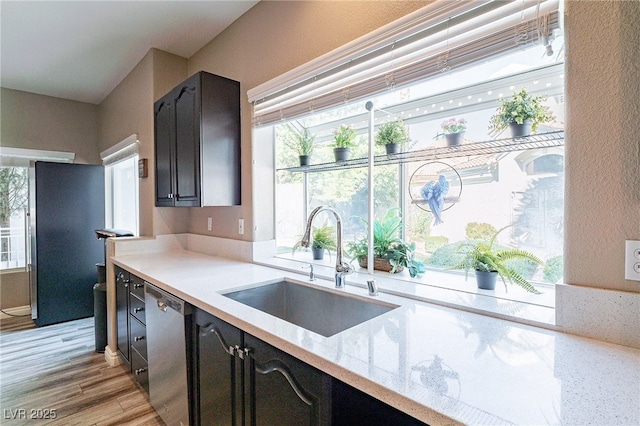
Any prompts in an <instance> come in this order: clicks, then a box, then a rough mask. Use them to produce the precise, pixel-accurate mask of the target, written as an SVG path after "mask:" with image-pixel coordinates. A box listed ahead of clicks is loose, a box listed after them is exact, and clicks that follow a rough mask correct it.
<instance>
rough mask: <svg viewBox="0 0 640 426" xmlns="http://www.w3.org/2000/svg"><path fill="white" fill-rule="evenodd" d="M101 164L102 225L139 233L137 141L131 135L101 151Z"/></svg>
mask: <svg viewBox="0 0 640 426" xmlns="http://www.w3.org/2000/svg"><path fill="white" fill-rule="evenodd" d="M101 157H102V160H103V162H104V165H105V196H106V198H107V199H106V203H105V206H106V210H107V211H106V215H105V216H106V217H105V219H106V225H107V227H108V228H115V229H122V230H125V231H130V232H132V233H133V234H134V235H138V234H139V229H138V228H139V219H138V217H139V215H138V200H139V196H138V194H139V192H138V191H139V189H138V140H137V136H136V135H132V136H130V137H128V138H127V139H125V140H123V141H122V142H120V143H118V144H116V145H115V146H114V147H112V148H111V149H109V150H107V151H105V152H103V153H102V154H101Z"/></svg>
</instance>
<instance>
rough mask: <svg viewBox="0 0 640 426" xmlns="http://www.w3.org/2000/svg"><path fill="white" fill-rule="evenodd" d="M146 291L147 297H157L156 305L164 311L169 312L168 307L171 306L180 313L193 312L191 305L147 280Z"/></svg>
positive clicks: (187, 313)
mask: <svg viewBox="0 0 640 426" xmlns="http://www.w3.org/2000/svg"><path fill="white" fill-rule="evenodd" d="M144 291H145V293H146V295H145V297H148V298H153V299H156V306H157V307H158V309H159V310H160V311H162V312H167V309H169V308H171V309H172V310H174V311H176V312H177V313H179V314H180V315H189V314H191V305H189V304H188V303H186V302H185V301H183V300H181V299H179V298H177V297H176V296H174V295H172V294H170V293H167V292H166V291H164V290H161V289H159V288H158V287H155V286H154V285H152V284H149V283H148V282H145V285H144Z"/></svg>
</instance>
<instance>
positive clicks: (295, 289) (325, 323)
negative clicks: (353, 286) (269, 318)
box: [224, 279, 398, 337]
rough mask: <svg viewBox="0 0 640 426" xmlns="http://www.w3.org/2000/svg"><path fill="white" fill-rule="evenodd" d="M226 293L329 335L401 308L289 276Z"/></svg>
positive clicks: (287, 319) (306, 327)
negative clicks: (303, 281) (293, 279)
mask: <svg viewBox="0 0 640 426" xmlns="http://www.w3.org/2000/svg"><path fill="white" fill-rule="evenodd" d="M224 296H227V297H229V298H231V299H233V300H236V301H238V302H240V303H243V304H245V305H248V306H251V307H253V308H256V309H259V310H261V311H263V312H266V313H268V314H270V315H273V316H276V317H278V318H281V319H283V320H285V321H288V322H290V323H293V324H295V325H297V326H300V327H302V328H305V329H307V330H310V331H313V332H314V333H318V334H321V335H323V336H325V337H330V336H333V335H334V334H336V333H339V332H341V331H344V330H346V329H348V328H351V327H353V326H355V325H358V324H360V323H363V322H365V321H367V320H370V319H372V318H375V317H377V316H378V315H382V314H384V313H385V312H389V311H390V310H392V309H395V308H397V307H398V306H397V305H392V304H386V303H382V302H380V301H378V300H368V299H365V298H360V297H357V296H353V295H350V294H341V293H339V292H337V291H330V290H325V289H322V288H320V287H315V286H310V285H305V284H302V283H297V282H295V281H292V280H287V279H285V280H280V281H277V282H270V283H266V284H263V285H260V286H258V287H252V288H249V289H246V290H238V291H234V292H231V293H226V294H224Z"/></svg>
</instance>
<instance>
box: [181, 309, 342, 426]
mask: <svg viewBox="0 0 640 426" xmlns="http://www.w3.org/2000/svg"><path fill="white" fill-rule="evenodd" d="M194 317H195V324H196V325H195V327H194V334H195V336H194V337H195V341H196V342H197V343H196V345H194V346H195V356H194V358H195V368H194V369H193V373H194V376H195V377H194V380H193V382H194V383H195V386H196V391H195V392H194V401H193V402H194V404H193V405H194V411H195V413H194V414H195V416H194V418H195V420H196V424H199V425H233V426H236V425H237V426H239V425H256V426H273V425H279V426H288V425H329V424H331V410H330V401H331V379H330V377H329V376H327V375H326V374H323V373H322V372H320V371H319V370H316V369H315V368H313V367H311V366H309V365H307V364H305V363H303V362H301V361H299V360H297V359H295V358H293V357H291V356H290V355H288V354H286V353H284V352H282V351H280V350H278V349H276V348H274V347H272V346H271V345H268V344H267V343H265V342H263V341H261V340H259V339H257V338H255V337H253V336H251V335H249V334H247V333H244V332H243V331H241V330H239V329H238V328H236V327H233V326H231V325H229V324H227V323H225V322H224V321H221V320H220V319H218V318H215V317H214V316H212V315H209V314H207V313H206V312H203V311H200V310H197V311H196V313H195V316H194Z"/></svg>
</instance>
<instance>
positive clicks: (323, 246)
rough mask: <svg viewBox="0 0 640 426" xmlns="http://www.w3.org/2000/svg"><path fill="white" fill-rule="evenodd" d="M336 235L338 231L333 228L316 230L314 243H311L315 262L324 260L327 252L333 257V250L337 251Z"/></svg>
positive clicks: (314, 231)
mask: <svg viewBox="0 0 640 426" xmlns="http://www.w3.org/2000/svg"><path fill="white" fill-rule="evenodd" d="M335 233H336V230H335V227H333V226H327V225H325V226H321V227H320V228H314V230H313V242H312V243H311V252H312V253H313V259H314V260H322V259H323V258H324V251H325V250H326V251H328V252H329V255H331V250H335V249H336V240H335V237H334V235H335Z"/></svg>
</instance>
